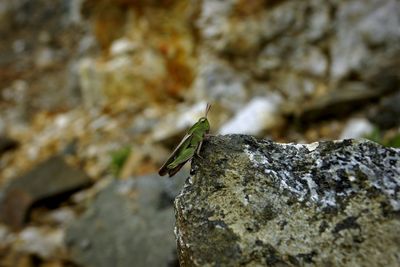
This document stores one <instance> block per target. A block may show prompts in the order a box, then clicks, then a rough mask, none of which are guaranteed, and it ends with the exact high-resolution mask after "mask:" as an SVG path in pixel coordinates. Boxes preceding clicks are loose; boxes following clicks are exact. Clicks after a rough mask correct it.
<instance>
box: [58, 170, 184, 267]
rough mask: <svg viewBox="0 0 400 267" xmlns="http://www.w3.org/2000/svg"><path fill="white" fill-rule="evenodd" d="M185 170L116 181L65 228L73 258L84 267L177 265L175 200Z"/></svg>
mask: <svg viewBox="0 0 400 267" xmlns="http://www.w3.org/2000/svg"><path fill="white" fill-rule="evenodd" d="M187 176H188V173H187V172H181V173H179V174H177V175H176V176H175V177H174V178H173V179H165V178H162V177H160V176H158V175H154V176H143V177H136V178H132V179H129V180H126V181H113V182H112V183H111V184H109V185H108V186H107V187H106V188H105V189H104V190H102V191H101V192H100V193H99V194H98V195H97V196H96V198H95V200H94V201H93V203H91V205H90V206H89V208H88V210H87V211H86V212H85V213H84V214H83V216H82V217H81V218H79V219H78V220H77V221H75V222H74V223H73V224H72V225H71V226H70V227H69V229H68V230H67V236H66V242H67V244H68V246H69V248H70V251H71V254H72V258H71V259H73V260H74V261H75V262H77V263H78V264H81V265H83V266H96V267H109V266H115V267H131V266H177V256H176V243H175V238H174V234H173V227H174V211H173V207H172V203H173V200H174V198H175V196H176V195H177V194H178V191H179V189H180V188H181V186H182V184H183V182H184V180H185V179H186V177H187Z"/></svg>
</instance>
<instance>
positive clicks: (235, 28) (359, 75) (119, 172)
mask: <svg viewBox="0 0 400 267" xmlns="http://www.w3.org/2000/svg"><path fill="white" fill-rule="evenodd" d="M0 38H1V42H0V115H1V116H0V186H1V189H0V219H1V221H2V224H1V225H0V266H5V267H8V266H10V267H11V266H16V267H25V266H28V267H30V266H41V267H42V266H46V267H58V266H121V267H122V266H177V265H178V263H177V256H176V248H175V239H174V234H173V228H174V214H173V207H172V201H173V199H174V197H175V196H176V194H177V192H178V191H179V189H180V186H181V185H182V183H183V182H184V180H185V178H186V176H187V172H185V171H183V174H181V176H180V177H178V178H177V179H174V180H168V179H165V178H160V177H158V176H157V175H156V174H155V173H156V171H157V169H158V167H159V166H160V165H161V164H162V162H163V161H164V160H165V159H166V158H167V156H168V153H169V152H170V151H171V150H172V149H173V147H174V145H176V144H177V143H178V142H179V139H180V138H181V137H182V135H183V134H184V132H185V130H186V129H187V127H189V126H190V125H191V124H192V123H193V122H195V121H196V120H197V119H198V117H199V116H201V115H202V114H203V113H204V109H205V105H206V103H207V102H210V103H211V104H212V110H211V111H210V114H209V116H210V121H211V127H212V133H213V134H228V133H242V134H251V135H255V136H259V137H265V138H270V139H272V140H274V141H278V142H298V143H308V142H312V141H318V140H332V139H344V138H361V137H366V138H368V139H371V140H373V141H376V142H379V143H381V144H383V145H385V146H392V147H396V146H400V131H399V126H400V105H399V104H400V90H399V89H400V3H399V1H397V0H329V1H326V0H303V1H279V0H229V1H219V0H188V1H179V0H147V1H146V0H13V1H10V0H0ZM185 174H186V176H185Z"/></svg>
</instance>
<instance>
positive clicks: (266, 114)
mask: <svg viewBox="0 0 400 267" xmlns="http://www.w3.org/2000/svg"><path fill="white" fill-rule="evenodd" d="M281 102H282V98H281V97H280V96H279V95H276V94H275V95H273V94H271V95H269V96H268V97H256V98H254V99H252V100H251V101H250V102H249V104H247V105H246V106H245V107H244V108H243V109H241V110H239V111H238V112H237V114H236V115H235V116H234V117H233V118H232V119H231V120H230V121H228V122H226V124H224V125H222V127H221V128H220V130H219V133H220V134H231V133H238V134H252V135H260V134H262V133H263V132H264V131H267V130H269V129H271V128H273V127H275V126H277V125H278V123H279V122H280V116H279V106H280V104H281Z"/></svg>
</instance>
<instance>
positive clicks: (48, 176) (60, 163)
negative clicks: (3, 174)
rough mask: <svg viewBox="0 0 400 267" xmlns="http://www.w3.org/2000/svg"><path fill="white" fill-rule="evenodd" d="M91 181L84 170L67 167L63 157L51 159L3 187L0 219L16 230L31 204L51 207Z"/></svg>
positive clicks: (26, 216)
mask: <svg viewBox="0 0 400 267" xmlns="http://www.w3.org/2000/svg"><path fill="white" fill-rule="evenodd" d="M90 182H91V181H90V178H89V177H88V176H87V175H86V174H85V173H84V172H83V171H81V170H79V169H75V168H72V167H70V166H69V165H68V164H66V163H65V161H64V159H63V158H62V157H60V156H54V157H51V158H49V159H48V160H46V161H44V162H42V163H40V164H39V165H38V166H36V167H35V168H34V169H32V170H31V171H29V172H28V173H26V174H24V175H22V176H21V177H18V178H15V179H14V180H12V181H11V182H10V183H9V184H8V185H7V186H6V188H5V189H4V190H3V192H2V195H1V200H0V219H1V221H3V222H4V223H6V224H8V225H9V226H11V227H13V228H16V229H18V228H20V227H22V226H23V225H24V224H25V223H26V222H27V219H28V216H29V211H30V209H31V208H32V206H33V205H37V204H41V205H48V206H54V205H56V204H58V203H59V202H60V201H62V200H65V198H66V197H67V196H69V195H70V194H72V193H74V192H75V191H76V190H78V189H81V188H83V187H85V186H88V185H89V184H90Z"/></svg>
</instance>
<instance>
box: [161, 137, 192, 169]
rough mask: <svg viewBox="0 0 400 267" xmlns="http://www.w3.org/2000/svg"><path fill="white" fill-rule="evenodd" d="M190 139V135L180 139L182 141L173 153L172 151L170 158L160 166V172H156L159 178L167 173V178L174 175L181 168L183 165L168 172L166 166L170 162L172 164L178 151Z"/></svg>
mask: <svg viewBox="0 0 400 267" xmlns="http://www.w3.org/2000/svg"><path fill="white" fill-rule="evenodd" d="M190 138H191V135H190V134H186V135H185V136H184V137H183V138H182V141H181V142H180V143H179V144H178V145H177V146H176V148H175V149H174V151H172V153H171V156H169V158H168V159H167V160H166V161H165V163H164V164H163V165H162V166H161V168H160V170H159V171H158V174H159V175H160V176H164V175H166V174H167V173H168V174H169V177H171V176H173V175H174V174H175V173H177V172H178V171H179V170H180V169H181V168H182V166H183V165H184V164H182V165H179V166H177V167H175V168H174V169H173V170H169V169H168V168H167V166H168V165H169V164H170V163H171V162H173V161H174V160H175V158H176V156H177V154H178V152H179V150H180V149H181V148H182V146H183V145H184V144H185V143H188V142H189V139H190Z"/></svg>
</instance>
